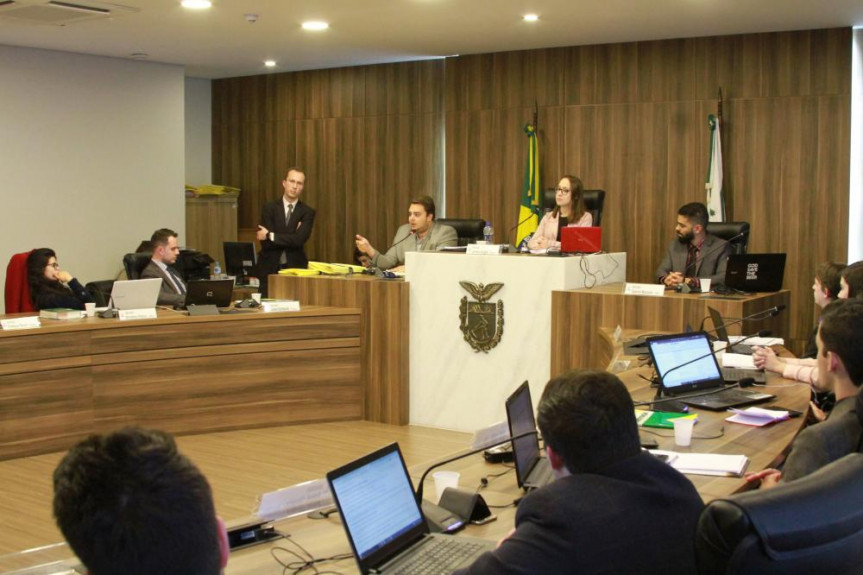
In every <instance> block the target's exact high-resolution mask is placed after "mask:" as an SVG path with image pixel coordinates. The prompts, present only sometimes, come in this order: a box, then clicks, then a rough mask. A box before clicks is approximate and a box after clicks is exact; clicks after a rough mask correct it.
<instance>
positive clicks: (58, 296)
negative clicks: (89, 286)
mask: <svg viewBox="0 0 863 575" xmlns="http://www.w3.org/2000/svg"><path fill="white" fill-rule="evenodd" d="M27 281H28V282H29V284H30V297H31V299H32V300H33V305H34V306H35V307H36V309H37V310H38V309H52V308H60V307H65V308H71V309H84V304H85V303H92V302H93V298H91V297H90V295H89V294H88V293H87V290H85V289H84V286H82V285H81V283H80V282H79V281H78V280H77V279H75V278H73V277H72V274H70V273H69V272H67V271H63V270H61V269H60V265H59V264H58V263H57V254H55V253H54V250H52V249H49V248H39V249H36V250H33V251H32V252H30V256H29V257H28V258H27Z"/></svg>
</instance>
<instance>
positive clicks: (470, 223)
mask: <svg viewBox="0 0 863 575" xmlns="http://www.w3.org/2000/svg"><path fill="white" fill-rule="evenodd" d="M435 222H436V223H438V224H443V225H445V226H449V227H451V228H454V229H455V233H456V235H458V245H460V246H466V245H468V244H472V243H474V242H476V241H477V240H481V239H483V235H482V230H483V228H485V220H478V219H470V218H440V219H436V220H435Z"/></svg>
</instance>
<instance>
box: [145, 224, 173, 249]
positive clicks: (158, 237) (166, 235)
mask: <svg viewBox="0 0 863 575" xmlns="http://www.w3.org/2000/svg"><path fill="white" fill-rule="evenodd" d="M176 237H177V232H175V231H174V230H169V229H168V228H162V229H160V230H156V231H155V232H153V235H152V236H150V243H151V244H152V246H151V249H152V250H155V249H156V248H157V247H159V246H166V245H168V240H170V239H171V238H176Z"/></svg>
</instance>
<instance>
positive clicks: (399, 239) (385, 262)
mask: <svg viewBox="0 0 863 575" xmlns="http://www.w3.org/2000/svg"><path fill="white" fill-rule="evenodd" d="M434 218H435V205H434V200H433V199H432V198H431V197H429V196H423V197H421V198H416V199H413V200H411V203H410V207H409V208H408V223H406V224H405V225H403V226H401V227H400V228H399V229H398V231H396V235H395V237H393V245H392V246H391V247H390V249H389V250H388V251H387V253H385V254H382V253H380V252H379V251H378V250H376V249H375V248H374V247H373V246H372V245H371V244H370V243H369V240H367V239H366V238H364V237H363V236H361V235H359V234H357V237H356V244H357V249H358V250H360V252H361V253H364V254H366V255H367V256H368V257H370V258H371V263H372V266H373V267H376V268H380V269H382V270H389V269H392V270H393V271H404V263H405V253H406V252H432V251H435V250H438V249H440V248H445V247H450V246H455V245H458V235H457V234H456V232H455V229H453V228H451V227H449V226H445V225H443V224H436V223H435V221H434Z"/></svg>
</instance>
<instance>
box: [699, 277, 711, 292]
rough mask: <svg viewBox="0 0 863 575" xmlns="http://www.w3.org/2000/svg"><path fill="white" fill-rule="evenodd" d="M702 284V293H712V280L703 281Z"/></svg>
mask: <svg viewBox="0 0 863 575" xmlns="http://www.w3.org/2000/svg"><path fill="white" fill-rule="evenodd" d="M700 283H701V291H702V292H704V293H707V292H709V291H710V283H711V280H707V279H701V280H700Z"/></svg>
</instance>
